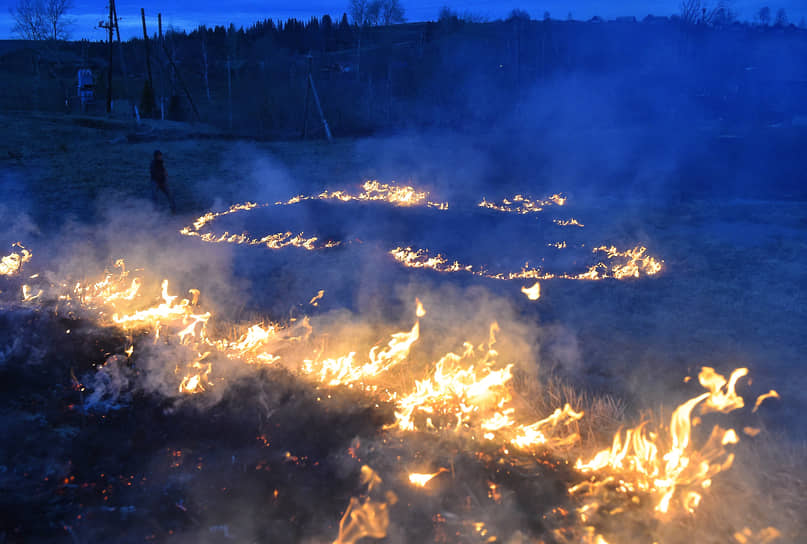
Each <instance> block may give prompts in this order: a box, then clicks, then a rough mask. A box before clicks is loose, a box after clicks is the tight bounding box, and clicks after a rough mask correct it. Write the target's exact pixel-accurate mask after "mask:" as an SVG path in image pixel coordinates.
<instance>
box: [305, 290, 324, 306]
mask: <svg viewBox="0 0 807 544" xmlns="http://www.w3.org/2000/svg"><path fill="white" fill-rule="evenodd" d="M323 296H325V291H324V290H322V289H320V290H319V291H317V294H316V295H314V296H313V298H311V300H309V301H308V303H309V304H310V305H311V306H318V305H319V301H320V300H321V299H322V297H323Z"/></svg>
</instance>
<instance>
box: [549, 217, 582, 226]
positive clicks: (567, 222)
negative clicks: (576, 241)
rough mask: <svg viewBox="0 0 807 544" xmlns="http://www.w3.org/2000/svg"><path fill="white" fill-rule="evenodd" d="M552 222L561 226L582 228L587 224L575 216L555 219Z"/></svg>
mask: <svg viewBox="0 0 807 544" xmlns="http://www.w3.org/2000/svg"><path fill="white" fill-rule="evenodd" d="M552 222H553V223H555V224H556V225H558V226H561V227H581V228H582V227H585V225H584V224H583V223H581V222H580V221H578V220H577V219H575V218H571V219H553V220H552Z"/></svg>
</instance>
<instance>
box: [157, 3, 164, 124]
mask: <svg viewBox="0 0 807 544" xmlns="http://www.w3.org/2000/svg"><path fill="white" fill-rule="evenodd" d="M157 44H158V45H159V46H160V48H161V49H162V50H163V52H164V51H165V41H164V40H163V14H162V13H157ZM160 119H161V120H163V121H165V64H163V63H162V62H160Z"/></svg>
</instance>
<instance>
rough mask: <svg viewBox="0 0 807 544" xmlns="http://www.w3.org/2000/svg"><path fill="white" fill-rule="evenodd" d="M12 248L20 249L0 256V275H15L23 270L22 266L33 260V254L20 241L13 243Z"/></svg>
mask: <svg viewBox="0 0 807 544" xmlns="http://www.w3.org/2000/svg"><path fill="white" fill-rule="evenodd" d="M11 247H12V248H17V249H18V250H19V251H12V252H11V253H10V254H8V255H6V256H4V257H2V258H0V276H14V275H15V274H17V273H19V272H20V270H22V266H23V265H24V264H25V263H27V262H28V261H30V260H31V258H32V257H33V254H32V253H31V252H30V251H28V250H27V249H25V248H24V247H23V245H22V244H20V243H19V242H17V243H15V244H13V245H12V246H11Z"/></svg>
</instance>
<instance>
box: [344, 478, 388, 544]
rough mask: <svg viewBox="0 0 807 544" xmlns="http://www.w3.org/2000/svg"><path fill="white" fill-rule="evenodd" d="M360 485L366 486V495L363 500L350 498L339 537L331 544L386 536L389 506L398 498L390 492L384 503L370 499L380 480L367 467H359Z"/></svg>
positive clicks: (351, 542)
mask: <svg viewBox="0 0 807 544" xmlns="http://www.w3.org/2000/svg"><path fill="white" fill-rule="evenodd" d="M361 483H362V485H366V486H367V493H366V495H365V496H364V497H363V498H357V497H351V498H350V504H348V507H347V509H346V510H345V513H344V515H343V516H342V519H341V520H340V522H339V536H338V537H337V538H336V540H334V541H333V544H354V543H355V542H356V541H358V540H360V539H362V538H365V537H370V538H384V537H385V536H387V528H388V527H389V506H390V505H394V504H395V503H396V502H397V501H398V498H397V497H396V496H395V493H393V492H392V491H388V492H387V493H386V495H385V499H386V500H385V501H378V500H374V499H372V498H371V497H370V493H371V492H372V491H373V489H374V488H375V487H378V486H379V485H381V478H380V477H379V476H378V474H376V472H375V471H374V470H373V469H371V468H370V467H368V466H367V465H363V466H362V467H361Z"/></svg>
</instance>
